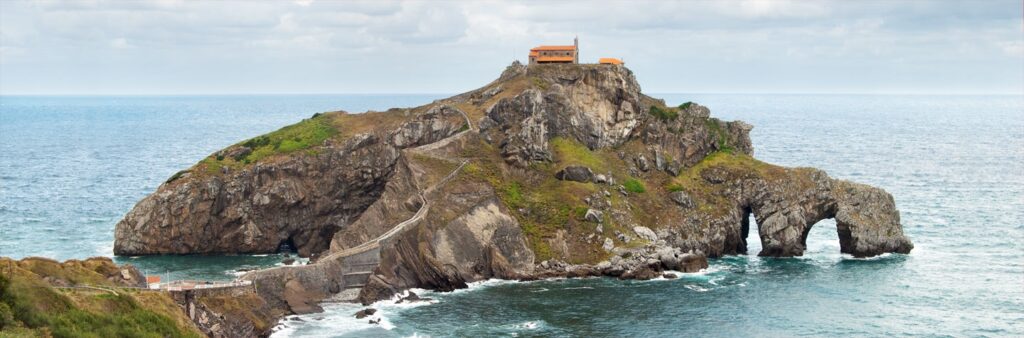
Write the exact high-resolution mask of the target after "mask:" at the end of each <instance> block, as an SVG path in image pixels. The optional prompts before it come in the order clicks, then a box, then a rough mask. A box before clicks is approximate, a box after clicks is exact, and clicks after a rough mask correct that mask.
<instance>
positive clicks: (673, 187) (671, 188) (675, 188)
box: [665, 183, 685, 192]
mask: <svg viewBox="0 0 1024 338" xmlns="http://www.w3.org/2000/svg"><path fill="white" fill-rule="evenodd" d="M665 190H668V192H676V191H683V190H685V189H683V186H682V185H681V184H679V183H672V184H669V185H668V186H667V187H665Z"/></svg>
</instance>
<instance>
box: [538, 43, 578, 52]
mask: <svg viewBox="0 0 1024 338" xmlns="http://www.w3.org/2000/svg"><path fill="white" fill-rule="evenodd" d="M535 50H538V51H539V50H576V46H573V45H569V46H537V47H533V48H531V49H530V51H531V52H532V51H535Z"/></svg>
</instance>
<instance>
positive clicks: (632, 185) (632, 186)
mask: <svg viewBox="0 0 1024 338" xmlns="http://www.w3.org/2000/svg"><path fill="white" fill-rule="evenodd" d="M622 185H623V186H624V187H626V190H628V191H629V192H632V193H637V194H639V193H642V192H645V191H647V189H645V188H644V183H643V182H640V180H638V179H635V178H630V179H628V180H626V182H625V183H622Z"/></svg>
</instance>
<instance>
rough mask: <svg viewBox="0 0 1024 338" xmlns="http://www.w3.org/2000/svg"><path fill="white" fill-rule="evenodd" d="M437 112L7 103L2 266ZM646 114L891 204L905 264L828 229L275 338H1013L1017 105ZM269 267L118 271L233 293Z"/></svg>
mask: <svg viewBox="0 0 1024 338" xmlns="http://www.w3.org/2000/svg"><path fill="white" fill-rule="evenodd" d="M443 96H446V95H419V96H411V95H372V96H344V95H337V96H331V95H325V96H196V97H10V96H3V97H0V154H2V156H0V256H12V257H25V256H31V255H38V256H49V257H55V258H60V259H66V258H84V257H89V256H95V255H107V256H109V255H111V248H112V240H113V226H114V224H115V223H116V222H117V221H118V219H119V218H120V217H121V216H123V214H124V213H125V212H126V211H127V210H129V209H130V208H131V207H132V205H133V204H134V203H135V202H136V201H138V200H139V199H140V198H142V197H143V196H145V195H146V194H148V193H150V192H152V191H153V190H154V189H155V188H156V187H157V186H158V185H159V184H160V183H161V182H163V181H164V180H165V179H166V178H167V177H169V176H170V175H171V174H173V173H174V172H176V171H177V170H180V169H181V168H184V167H187V166H189V165H191V164H193V163H194V162H196V161H197V160H199V159H200V158H202V157H203V156H205V155H207V154H209V153H211V152H213V151H215V150H217V149H220V148H222V147H224V146H226V145H229V144H232V143H234V142H237V141H239V140H242V139H244V138H247V137H251V136H254V135H257V134H260V133H263V132H267V131H270V130H273V129H276V128H278V127H280V126H283V125H285V124H288V123H293V122H295V121H298V120H299V119H301V118H304V117H308V116H309V115H311V114H313V113H315V112H321V111H329V110H337V109H344V110H348V111H363V110H366V109H376V110H383V109H386V108H389V107H396V106H397V107H402V106H412V105H417V104H422V103H427V102H429V101H430V100H433V99H435V98H439V97H443ZM654 96H656V97H664V98H665V99H666V101H668V102H669V103H671V104H679V103H682V102H685V101H694V102H698V103H701V104H704V105H707V106H709V107H710V108H711V109H712V115H713V116H716V117H720V118H723V119H726V120H732V119H740V120H744V121H747V122H748V123H750V124H752V125H754V126H755V128H754V130H753V131H752V134H751V136H752V139H753V142H754V146H755V155H756V156H757V157H758V158H760V159H762V160H765V161H768V162H772V163H776V164H781V165H787V166H812V167H818V168H821V169H824V170H826V171H827V172H828V173H829V174H830V175H832V176H833V177H838V178H842V179H849V180H854V181H858V182H863V183H867V184H872V185H875V186H879V187H882V188H885V189H886V190H888V191H889V192H891V193H892V194H893V196H894V197H895V199H896V203H897V206H898V207H899V209H900V210H901V214H902V221H903V225H904V230H905V232H906V233H907V235H908V236H909V237H910V238H911V240H912V241H913V242H914V244H915V246H916V248H915V249H914V251H913V252H912V253H911V254H909V255H885V256H882V257H877V258H872V259H853V258H850V257H847V256H843V255H840V254H839V244H838V240H837V239H836V229H835V223H834V222H831V221H828V220H826V221H822V222H820V223H819V224H817V225H815V226H814V228H813V229H812V231H811V235H810V237H809V239H808V246H809V248H808V252H807V253H806V255H805V256H803V257H800V258H790V259H770V258H759V257H756V256H738V257H726V258H721V259H715V260H712V261H711V268H710V269H708V270H707V271H705V272H702V273H698V274H684V275H682V278H680V279H674V280H654V281H644V282H636V281H618V280H612V279H603V278H594V279H583V280H555V281H541V282H531V283H518V282H506V281H487V282H482V283H478V284H477V285H474V286H473V287H472V288H470V289H468V290H460V291H456V292H453V293H433V292H423V293H424V296H426V297H431V298H433V299H434V301H432V302H429V303H422V304H413V305H409V304H392V303H390V302H386V301H385V302H381V303H378V304H375V305H374V306H375V307H377V308H379V309H380V310H381V311H380V313H381V314H380V316H381V317H382V318H383V321H382V325H370V324H368V323H366V322H365V321H363V320H355V319H354V318H352V317H351V315H352V313H354V312H355V311H356V310H358V309H360V307H358V306H354V305H349V304H330V305H327V306H326V312H324V313H321V314H312V315H305V316H301V317H300V319H301V321H299V320H286V321H285V322H284V324H283V325H281V327H280V328H279V329H280V331H279V332H278V333H277V335H280V336H319V337H332V336H352V337H357V336H360V337H361V336H389V337H393V336H411V335H426V336H452V335H454V336H495V335H499V336H513V335H514V336H834V335H848V336H906V335H913V336H935V337H940V336H1024V97H1022V96H898V95H740V94H667V95H654ZM750 240H751V246H752V249H754V250H755V251H756V246H758V243H757V238H756V236H752V237H751V238H750ZM281 258H282V257H279V256H275V255H269V256H262V257H254V256H227V257H225V256H220V257H197V256H184V257H147V258H128V257H123V258H121V257H119V258H118V260H119V261H122V262H129V263H133V264H136V265H139V266H141V267H142V268H143V269H144V270H146V271H147V272H149V273H161V274H164V273H168V274H174V275H175V276H178V277H185V276H188V277H196V278H225V279H226V278H231V277H232V275H231V272H232V271H233V270H234V269H237V268H239V267H243V266H267V265H273V264H275V263H277V262H278V261H280V259H281Z"/></svg>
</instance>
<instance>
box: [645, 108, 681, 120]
mask: <svg viewBox="0 0 1024 338" xmlns="http://www.w3.org/2000/svg"><path fill="white" fill-rule="evenodd" d="M649 113H650V114H651V115H654V117H657V118H658V119H660V120H662V121H670V120H675V119H676V118H677V117H679V112H678V111H675V110H674V109H672V108H661V107H658V106H651V109H650V110H649Z"/></svg>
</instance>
